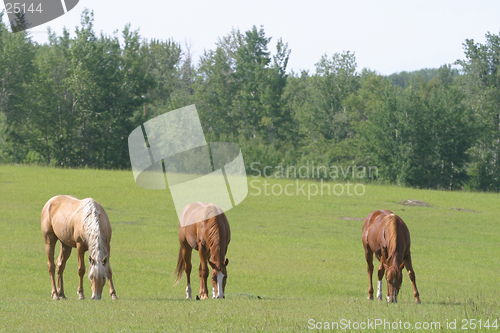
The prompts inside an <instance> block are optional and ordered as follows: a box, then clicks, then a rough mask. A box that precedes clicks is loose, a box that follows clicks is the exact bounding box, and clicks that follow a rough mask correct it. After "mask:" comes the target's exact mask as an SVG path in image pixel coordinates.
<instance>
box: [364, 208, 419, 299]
mask: <svg viewBox="0 0 500 333" xmlns="http://www.w3.org/2000/svg"><path fill="white" fill-rule="evenodd" d="M363 246H364V248H365V256H366V262H367V263H368V277H369V278H370V288H369V289H368V299H373V285H372V275H373V254H374V253H375V256H376V257H377V259H378V260H380V266H379V268H378V289H377V298H378V299H379V300H382V278H383V277H384V271H387V273H386V279H387V302H397V297H398V293H399V289H400V288H401V283H402V282H403V274H402V270H403V267H406V270H407V271H408V274H409V276H410V280H411V283H412V285H413V296H415V301H416V302H417V303H420V298H419V293H418V290H417V285H416V284H415V272H414V271H413V267H412V264H411V254H410V232H409V231H408V227H407V226H406V224H405V223H404V222H403V220H402V219H401V218H400V217H399V216H397V215H394V213H393V212H391V211H389V210H377V211H375V212H372V213H370V214H369V215H368V216H367V217H366V219H365V222H364V224H363Z"/></svg>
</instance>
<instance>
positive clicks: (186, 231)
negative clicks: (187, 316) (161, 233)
mask: <svg viewBox="0 0 500 333" xmlns="http://www.w3.org/2000/svg"><path fill="white" fill-rule="evenodd" d="M198 221H200V222H198ZM179 222H180V226H179V242H180V245H181V246H180V249H179V260H178V262H177V268H176V270H175V274H176V275H177V280H176V283H177V282H179V280H180V278H181V276H182V272H183V271H184V270H185V271H186V275H187V287H186V299H189V298H191V277H190V275H191V252H192V250H193V249H195V250H197V251H198V252H199V253H200V268H199V275H200V298H201V299H207V298H208V290H207V278H208V266H207V261H208V263H209V264H210V266H211V267H212V298H224V290H225V287H226V280H227V270H226V266H227V265H228V262H229V260H228V259H225V260H224V258H225V256H226V252H227V246H228V244H229V242H230V241H231V231H230V230H229V223H228V221H227V218H226V215H225V214H224V212H223V211H222V209H220V208H219V207H217V206H215V205H214V204H207V203H204V202H195V203H192V204H189V205H187V206H186V207H184V209H183V210H182V213H181V221H179ZM210 257H212V261H210Z"/></svg>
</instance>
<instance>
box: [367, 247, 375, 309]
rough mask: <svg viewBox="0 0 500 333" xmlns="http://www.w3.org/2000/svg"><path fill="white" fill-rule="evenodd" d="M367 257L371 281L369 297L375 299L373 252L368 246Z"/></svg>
mask: <svg viewBox="0 0 500 333" xmlns="http://www.w3.org/2000/svg"><path fill="white" fill-rule="evenodd" d="M365 258H366V263H367V266H368V267H367V271H368V279H369V281H370V286H369V287H368V299H373V281H372V275H373V252H372V250H371V249H370V248H369V247H368V246H366V247H365Z"/></svg>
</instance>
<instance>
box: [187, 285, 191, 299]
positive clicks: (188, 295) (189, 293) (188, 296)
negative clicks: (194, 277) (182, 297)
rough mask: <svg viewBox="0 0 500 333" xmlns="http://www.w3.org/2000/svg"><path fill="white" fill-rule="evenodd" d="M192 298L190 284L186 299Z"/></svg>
mask: <svg viewBox="0 0 500 333" xmlns="http://www.w3.org/2000/svg"><path fill="white" fill-rule="evenodd" d="M190 298H191V284H188V285H187V287H186V299H190Z"/></svg>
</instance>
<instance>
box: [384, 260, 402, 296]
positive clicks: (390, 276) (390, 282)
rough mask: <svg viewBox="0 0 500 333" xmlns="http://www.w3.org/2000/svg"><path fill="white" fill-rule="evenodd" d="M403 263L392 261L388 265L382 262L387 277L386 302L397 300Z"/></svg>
mask: <svg viewBox="0 0 500 333" xmlns="http://www.w3.org/2000/svg"><path fill="white" fill-rule="evenodd" d="M404 265H405V263H404V262H403V263H402V264H401V265H399V266H398V265H397V264H396V263H395V262H393V264H392V265H390V266H389V265H387V264H384V267H385V270H386V273H385V277H386V279H387V292H388V295H389V296H387V302H390V303H392V302H394V303H397V301H398V294H399V289H400V288H401V284H402V283H403V274H402V270H403V267H404Z"/></svg>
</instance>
